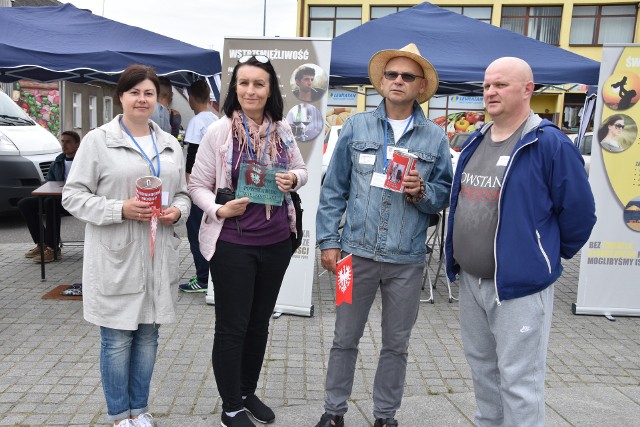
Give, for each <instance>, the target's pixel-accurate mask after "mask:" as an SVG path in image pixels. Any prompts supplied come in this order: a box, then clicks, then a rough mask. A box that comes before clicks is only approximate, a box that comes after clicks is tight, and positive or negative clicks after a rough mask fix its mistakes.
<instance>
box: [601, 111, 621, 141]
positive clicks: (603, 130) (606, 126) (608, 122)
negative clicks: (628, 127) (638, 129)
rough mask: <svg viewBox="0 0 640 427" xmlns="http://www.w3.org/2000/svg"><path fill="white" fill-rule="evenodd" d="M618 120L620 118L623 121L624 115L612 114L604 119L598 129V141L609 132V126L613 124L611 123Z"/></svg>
mask: <svg viewBox="0 0 640 427" xmlns="http://www.w3.org/2000/svg"><path fill="white" fill-rule="evenodd" d="M618 120H622V121H623V122H624V117H622V116H621V115H620V114H614V115H613V116H611V117H609V118H608V119H607V120H605V122H604V123H603V124H602V126H600V129H598V141H602V140H603V139H605V138H606V137H607V134H608V133H609V126H613V124H614V123H615V122H617V121H618Z"/></svg>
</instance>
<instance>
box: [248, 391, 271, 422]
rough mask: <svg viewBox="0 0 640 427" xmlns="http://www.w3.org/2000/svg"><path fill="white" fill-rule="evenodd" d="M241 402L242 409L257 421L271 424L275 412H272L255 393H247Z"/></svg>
mask: <svg viewBox="0 0 640 427" xmlns="http://www.w3.org/2000/svg"><path fill="white" fill-rule="evenodd" d="M243 404H244V409H245V410H246V411H247V412H248V413H249V414H251V416H252V417H253V418H255V420H256V421H257V422H259V423H262V424H271V423H272V422H274V421H275V419H276V414H274V413H273V411H272V410H271V408H269V407H268V406H267V405H265V404H264V403H262V401H261V400H260V399H258V396H256V395H255V394H250V395H248V396H247V397H246V398H245V399H244V402H243Z"/></svg>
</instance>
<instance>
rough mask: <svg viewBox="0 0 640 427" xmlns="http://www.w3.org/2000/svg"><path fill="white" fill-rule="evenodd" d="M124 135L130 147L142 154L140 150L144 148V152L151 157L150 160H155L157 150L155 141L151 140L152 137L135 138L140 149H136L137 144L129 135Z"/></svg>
mask: <svg viewBox="0 0 640 427" xmlns="http://www.w3.org/2000/svg"><path fill="white" fill-rule="evenodd" d="M124 135H125V138H126V140H127V142H129V145H131V146H132V147H133V148H134V149H135V150H136V151H138V152H140V148H142V150H143V151H144V152H145V153H146V154H147V157H149V158H150V159H153V158H154V157H155V155H156V149H155V148H153V139H151V135H147V136H136V137H135V138H136V142H137V143H138V145H139V146H140V148H138V147H136V144H135V143H134V142H133V140H132V139H131V137H130V136H129V135H127V134H126V133H125V134H124ZM153 136H154V137H155V135H153ZM156 146H157V143H156Z"/></svg>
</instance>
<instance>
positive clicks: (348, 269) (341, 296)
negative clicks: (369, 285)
mask: <svg viewBox="0 0 640 427" xmlns="http://www.w3.org/2000/svg"><path fill="white" fill-rule="evenodd" d="M352 290H353V265H352V263H351V254H349V255H347V256H346V257H344V258H342V259H341V260H340V261H338V267H337V269H336V305H340V304H342V303H343V302H346V303H347V304H352V302H351V295H352Z"/></svg>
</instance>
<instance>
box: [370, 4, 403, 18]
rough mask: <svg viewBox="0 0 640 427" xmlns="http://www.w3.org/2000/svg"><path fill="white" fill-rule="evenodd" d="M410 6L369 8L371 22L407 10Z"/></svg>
mask: <svg viewBox="0 0 640 427" xmlns="http://www.w3.org/2000/svg"><path fill="white" fill-rule="evenodd" d="M410 7H411V6H371V20H372V21H373V20H374V19H378V18H382V17H385V16H387V15H391V14H392V13H397V12H400V11H401V10H405V9H409V8H410Z"/></svg>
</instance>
